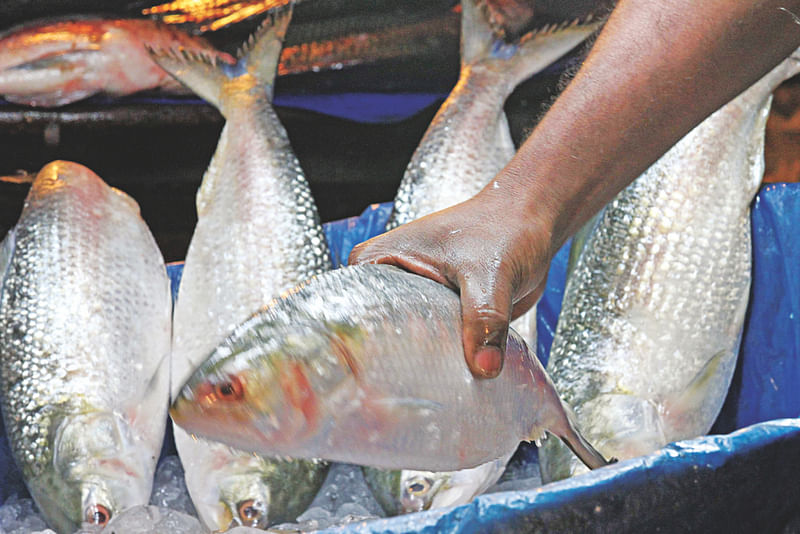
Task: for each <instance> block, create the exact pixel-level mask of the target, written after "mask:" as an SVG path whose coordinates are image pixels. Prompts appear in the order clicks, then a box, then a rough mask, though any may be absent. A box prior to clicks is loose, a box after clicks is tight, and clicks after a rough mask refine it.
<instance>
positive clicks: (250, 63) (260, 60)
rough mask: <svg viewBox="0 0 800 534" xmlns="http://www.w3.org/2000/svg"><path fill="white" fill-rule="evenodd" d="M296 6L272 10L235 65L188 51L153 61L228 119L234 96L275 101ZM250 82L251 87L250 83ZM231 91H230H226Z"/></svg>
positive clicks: (156, 55) (154, 53)
mask: <svg viewBox="0 0 800 534" xmlns="http://www.w3.org/2000/svg"><path fill="white" fill-rule="evenodd" d="M293 6H294V3H293V2H289V3H288V4H286V5H283V6H280V7H277V8H275V9H272V10H271V11H270V12H269V13H268V15H267V18H266V19H265V20H264V22H263V23H262V24H261V26H259V28H258V29H257V30H256V31H255V32H254V33H253V35H251V36H250V38H249V39H248V41H247V42H246V43H245V44H244V45H243V46H242V48H241V49H240V50H239V53H238V54H237V62H236V63H235V64H230V63H226V62H225V61H224V60H221V59H220V58H218V57H216V56H211V55H209V54H205V53H203V52H197V51H193V50H188V49H185V48H179V49H177V50H176V49H168V50H154V49H152V48H150V47H148V51H149V52H150V55H151V57H152V58H153V60H154V61H155V62H156V63H158V64H159V65H160V66H161V67H162V68H163V69H164V70H165V71H167V72H168V73H170V74H171V75H172V77H174V78H175V79H176V80H178V81H179V82H181V83H182V84H183V85H185V86H187V87H188V88H189V89H191V90H192V91H194V93H195V94H197V95H198V96H199V97H201V98H202V99H203V100H205V101H206V102H208V103H210V104H212V105H213V106H214V107H216V108H217V109H218V110H220V112H221V113H222V114H223V115H226V112H225V107H226V106H228V105H233V104H232V102H234V101H236V100H237V99H236V98H235V97H232V96H231V95H236V94H240V93H241V92H242V91H256V92H259V91H263V92H265V93H266V95H267V98H268V99H269V100H270V101H272V92H273V85H274V83H275V74H276V70H277V67H278V61H279V60H280V53H281V48H282V47H283V39H284V37H285V36H286V28H287V27H288V26H289V21H290V20H291V18H292V10H293ZM248 78H249V80H250V81H249V83H248V82H246V79H248ZM226 87H227V89H226Z"/></svg>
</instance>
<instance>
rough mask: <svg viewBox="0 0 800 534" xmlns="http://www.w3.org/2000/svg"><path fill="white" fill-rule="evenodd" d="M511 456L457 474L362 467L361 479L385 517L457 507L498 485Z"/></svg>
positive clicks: (453, 472)
mask: <svg viewBox="0 0 800 534" xmlns="http://www.w3.org/2000/svg"><path fill="white" fill-rule="evenodd" d="M510 458H511V455H510V454H508V455H505V456H502V457H500V458H497V459H495V460H491V461H489V462H486V463H483V464H481V465H479V466H477V467H473V468H470V469H460V470H458V471H414V470H411V469H403V470H394V471H387V470H384V469H375V468H373V467H366V466H362V468H361V469H362V472H363V473H364V480H365V481H366V482H367V485H368V486H369V488H370V490H371V491H372V494H373V495H374V496H375V499H376V500H377V501H378V503H379V504H380V505H381V507H382V508H383V510H384V512H386V514H388V515H397V514H407V513H413V512H421V511H423V510H432V509H434V508H444V507H446V506H457V505H459V504H464V503H467V502H469V501H471V500H472V499H473V498H474V497H476V496H477V495H480V494H482V493H483V492H484V491H486V490H487V489H489V488H490V487H491V486H492V485H493V484H494V483H495V482H497V481H498V480H499V479H500V477H501V476H502V475H503V472H504V471H505V469H506V464H507V463H508V460H509V459H510Z"/></svg>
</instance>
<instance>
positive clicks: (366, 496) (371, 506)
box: [298, 463, 384, 520]
mask: <svg viewBox="0 0 800 534" xmlns="http://www.w3.org/2000/svg"><path fill="white" fill-rule="evenodd" d="M347 503H358V504H359V505H361V506H362V507H363V508H365V509H366V510H367V511H368V515H369V516H372V517H376V516H377V517H383V516H384V512H383V509H382V508H381V506H380V505H379V504H378V502H377V501H376V500H375V498H374V497H373V496H372V492H371V491H370V489H369V486H367V483H366V482H365V481H364V475H363V474H362V472H361V468H360V467H358V466H356V465H351V464H341V463H335V464H333V465H332V466H331V468H330V471H328V476H327V478H326V479H325V483H324V484H323V485H322V488H321V489H320V490H319V493H317V496H316V497H315V498H314V500H313V501H312V502H311V506H310V508H314V507H320V508H324V509H326V510H328V511H330V512H332V513H336V512H337V510H338V509H339V508H340V507H341V506H343V505H345V504H347ZM337 515H338V514H337ZM298 520H300V518H298Z"/></svg>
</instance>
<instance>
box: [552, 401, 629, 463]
mask: <svg viewBox="0 0 800 534" xmlns="http://www.w3.org/2000/svg"><path fill="white" fill-rule="evenodd" d="M561 404H562V405H563V406H564V413H565V414H566V421H565V424H564V425H559V427H560V428H554V429H552V430H551V432H552V433H553V434H554V435H555V436H557V437H558V438H559V439H560V440H561V441H563V442H564V444H565V445H566V446H567V447H569V449H570V450H571V451H572V452H573V453H574V454H575V456H577V457H578V459H579V460H580V461H581V462H583V463H584V464H585V465H586V467H588V468H589V469H597V468H598V467H603V466H606V465H609V464H613V463H615V462H616V461H617V459H616V458H611V459H610V460H606V458H605V457H604V456H603V455H602V454H601V453H600V452H599V451H598V450H597V449H595V448H594V446H592V444H591V443H589V442H588V441H587V440H586V438H584V437H583V434H581V433H580V431H579V430H578V426H577V424H576V422H575V419H576V417H575V414H574V413H573V412H572V410H571V409H570V407H569V406H566V405H564V403H563V402H562V403H561Z"/></svg>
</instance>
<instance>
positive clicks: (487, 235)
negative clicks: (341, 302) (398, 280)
mask: <svg viewBox="0 0 800 534" xmlns="http://www.w3.org/2000/svg"><path fill="white" fill-rule="evenodd" d="M551 256H552V253H551V252H550V242H549V234H548V233H546V232H544V231H543V228H542V225H537V224H536V223H535V221H532V220H531V217H530V216H525V215H524V214H523V212H522V210H518V209H515V208H514V206H513V202H510V199H509V198H508V195H505V196H504V195H502V194H500V193H498V192H493V191H492V190H491V189H488V190H484V191H483V192H481V193H479V194H478V195H476V196H475V197H473V198H471V199H469V200H467V201H465V202H462V203H461V204H457V205H456V206H453V207H451V208H448V209H446V210H442V211H439V212H436V213H432V214H430V215H428V216H426V217H422V218H420V219H417V220H416V221H412V222H410V223H407V224H404V225H402V226H400V227H398V228H395V229H394V230H392V231H390V232H387V233H385V234H382V235H379V236H377V237H374V238H372V239H370V240H369V241H366V242H364V243H361V244H360V245H358V246H356V247H355V248H354V249H353V251H352V252H351V253H350V259H349V263H351V264H356V263H387V264H392V265H396V266H398V267H402V268H404V269H406V270H408V271H411V272H413V273H416V274H419V275H422V276H425V277H428V278H430V279H432V280H435V281H437V282H439V283H442V284H444V285H446V286H448V287H450V288H451V289H454V290H456V291H459V292H460V295H461V314H462V318H463V333H462V341H463V344H464V356H465V358H466V361H467V365H468V366H469V368H470V370H471V371H472V373H473V374H474V375H475V376H477V377H481V378H493V377H495V376H497V375H498V374H499V373H500V371H501V369H502V366H503V355H504V352H505V344H506V337H507V335H508V323H509V322H510V321H511V320H513V319H516V318H517V317H519V316H520V315H522V314H523V313H524V312H526V311H527V310H528V309H529V308H530V307H531V306H532V305H533V304H534V303H535V302H536V301H537V300H538V299H539V297H540V296H541V294H542V292H543V291H544V285H545V282H546V277H547V270H548V266H549V262H550V259H551Z"/></svg>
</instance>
